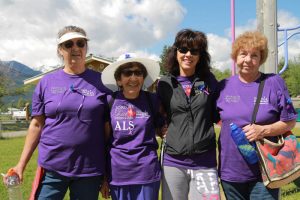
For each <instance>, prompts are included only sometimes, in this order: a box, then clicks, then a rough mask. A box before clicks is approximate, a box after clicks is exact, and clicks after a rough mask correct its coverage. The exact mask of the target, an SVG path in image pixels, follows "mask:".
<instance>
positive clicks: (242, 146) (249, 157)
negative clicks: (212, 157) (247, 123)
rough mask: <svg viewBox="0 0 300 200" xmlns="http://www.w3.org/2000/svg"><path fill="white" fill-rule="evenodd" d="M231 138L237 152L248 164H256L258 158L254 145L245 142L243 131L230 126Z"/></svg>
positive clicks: (234, 125)
mask: <svg viewBox="0 0 300 200" xmlns="http://www.w3.org/2000/svg"><path fill="white" fill-rule="evenodd" d="M230 129H231V137H232V139H233V141H234V142H235V144H236V145H237V147H238V150H239V151H240V153H241V154H242V156H243V157H244V159H245V160H246V161H247V162H248V163H249V164H255V163H257V162H258V156H257V154H256V150H255V146H254V145H255V143H253V145H252V144H250V143H249V141H248V140H247V138H246V136H245V133H244V131H243V130H242V129H241V128H240V127H238V126H237V125H236V124H234V123H231V124H230Z"/></svg>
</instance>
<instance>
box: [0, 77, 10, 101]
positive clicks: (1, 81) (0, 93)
mask: <svg viewBox="0 0 300 200" xmlns="http://www.w3.org/2000/svg"><path fill="white" fill-rule="evenodd" d="M8 81H9V80H8V78H7V77H5V76H4V74H3V73H0V106H2V105H3V102H2V97H4V96H5V95H7V94H8V93H7V84H8Z"/></svg>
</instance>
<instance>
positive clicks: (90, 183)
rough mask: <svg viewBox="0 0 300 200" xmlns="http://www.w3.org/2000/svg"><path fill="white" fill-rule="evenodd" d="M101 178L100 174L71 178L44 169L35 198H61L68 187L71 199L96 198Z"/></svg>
mask: <svg viewBox="0 0 300 200" xmlns="http://www.w3.org/2000/svg"><path fill="white" fill-rule="evenodd" d="M102 179H103V178H102V176H93V177H73V178H72V177H66V176H62V175H60V174H58V173H56V172H52V171H46V172H45V175H44V177H43V179H42V182H41V184H40V186H39V189H38V191H37V196H36V199H38V200H62V199H64V196H65V194H66V192H67V190H68V189H69V190H70V199H71V200H73V199H76V200H86V199H88V200H97V199H98V195H99V189H100V184H101V182H102Z"/></svg>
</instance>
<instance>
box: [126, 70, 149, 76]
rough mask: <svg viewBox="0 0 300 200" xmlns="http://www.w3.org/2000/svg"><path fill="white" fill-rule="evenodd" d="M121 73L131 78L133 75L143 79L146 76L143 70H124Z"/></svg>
mask: <svg viewBox="0 0 300 200" xmlns="http://www.w3.org/2000/svg"><path fill="white" fill-rule="evenodd" d="M121 73H122V74H123V75H124V76H126V77H130V76H132V75H133V74H134V75H135V76H138V77H142V76H143V75H144V73H143V72H142V71H141V70H123V71H122V72H121Z"/></svg>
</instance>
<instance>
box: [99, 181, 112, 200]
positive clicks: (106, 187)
mask: <svg viewBox="0 0 300 200" xmlns="http://www.w3.org/2000/svg"><path fill="white" fill-rule="evenodd" d="M100 192H101V195H102V198H104V199H108V198H110V192H109V185H108V182H107V180H104V181H103V183H102V186H101V189H100Z"/></svg>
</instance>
